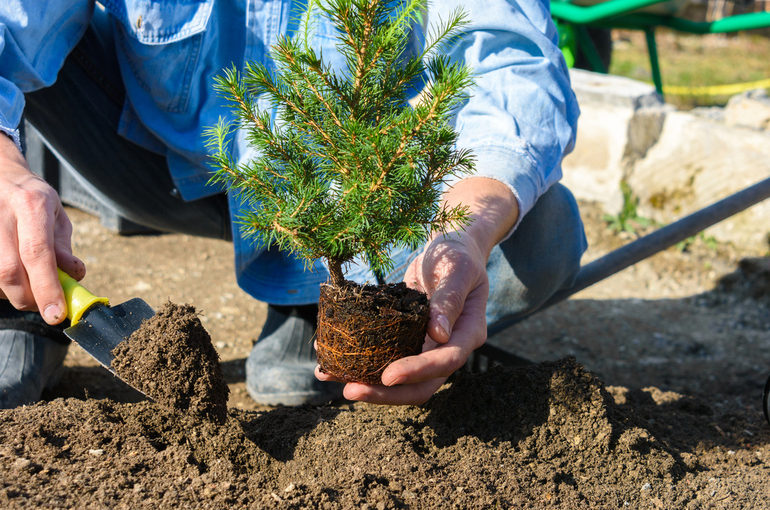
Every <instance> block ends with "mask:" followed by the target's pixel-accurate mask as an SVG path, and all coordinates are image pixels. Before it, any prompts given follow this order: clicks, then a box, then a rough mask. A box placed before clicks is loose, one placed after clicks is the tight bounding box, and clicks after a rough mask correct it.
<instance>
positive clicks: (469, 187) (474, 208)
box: [438, 177, 519, 260]
mask: <svg viewBox="0 0 770 510" xmlns="http://www.w3.org/2000/svg"><path fill="white" fill-rule="evenodd" d="M444 203H445V204H446V205H447V206H449V207H454V206H457V205H458V204H462V205H464V206H466V207H468V210H469V213H470V220H471V224H470V225H468V226H466V227H465V230H464V232H461V233H460V234H459V238H458V239H462V237H463V236H469V237H470V238H472V239H473V241H474V242H475V243H476V245H477V246H478V248H479V250H480V251H481V253H482V254H483V255H484V257H485V260H486V259H487V258H489V254H490V252H491V251H492V248H494V247H495V245H497V243H499V242H500V241H501V240H502V239H503V238H504V237H505V235H506V234H508V232H509V231H510V230H511V228H513V226H514V225H515V224H516V221H517V220H518V218H519V206H518V202H517V201H516V197H515V196H514V195H513V192H511V190H510V188H508V186H507V185H505V184H503V183H502V182H500V181H497V180H494V179H489V178H486V177H470V178H468V179H463V180H462V181H459V182H457V183H456V184H455V185H454V186H453V187H452V188H450V189H449V190H448V191H447V192H446V193H444ZM438 235H439V236H440V235H441V234H438Z"/></svg>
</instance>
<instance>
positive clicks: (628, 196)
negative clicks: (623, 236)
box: [602, 181, 656, 234]
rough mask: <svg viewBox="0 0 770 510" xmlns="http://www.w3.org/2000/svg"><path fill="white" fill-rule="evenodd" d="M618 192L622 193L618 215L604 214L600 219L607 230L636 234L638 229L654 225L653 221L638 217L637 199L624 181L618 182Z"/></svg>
mask: <svg viewBox="0 0 770 510" xmlns="http://www.w3.org/2000/svg"><path fill="white" fill-rule="evenodd" d="M620 190H621V192H622V193H623V207H622V208H621V210H620V212H619V213H618V214H615V215H612V214H605V215H604V216H603V217H602V219H603V220H604V221H605V222H606V223H607V228H609V229H610V230H612V231H613V232H627V233H629V234H636V233H637V230H639V229H640V228H646V227H650V226H654V225H656V223H655V221H654V220H651V219H649V218H644V217H642V216H639V213H638V210H637V208H638V206H639V197H635V196H634V194H633V192H632V191H631V187H630V186H629V185H628V183H627V182H626V181H621V182H620Z"/></svg>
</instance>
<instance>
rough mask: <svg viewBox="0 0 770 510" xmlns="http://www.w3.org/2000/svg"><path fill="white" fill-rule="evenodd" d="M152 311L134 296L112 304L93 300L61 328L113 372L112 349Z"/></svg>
mask: <svg viewBox="0 0 770 510" xmlns="http://www.w3.org/2000/svg"><path fill="white" fill-rule="evenodd" d="M154 315H155V311H154V310H153V309H152V308H150V305H148V304H147V303H145V302H144V301H142V300H141V299H138V298H135V299H130V300H128V301H126V302H125V303H123V304H120V305H115V306H107V305H104V304H101V303H97V304H94V305H93V306H91V307H90V308H89V309H88V310H87V311H86V312H85V313H84V314H83V317H82V318H81V319H80V320H79V321H78V323H77V324H75V325H74V326H71V327H69V328H67V329H65V330H64V334H65V335H67V336H68V337H69V338H70V339H71V340H73V341H74V342H77V344H78V345H80V347H82V348H83V350H84V351H86V352H87V353H88V354H90V355H91V356H93V357H94V358H95V359H96V361H98V362H99V363H101V364H102V366H104V367H105V368H107V369H108V370H109V371H110V372H112V373H113V374H115V370H114V369H113V368H112V360H113V358H114V356H113V355H112V350H113V349H115V347H117V346H118V344H120V343H121V342H122V341H124V340H127V339H128V337H130V336H131V333H133V332H134V331H136V330H137V329H139V326H141V325H142V322H144V321H145V320H147V319H149V318H151V317H152V316H154ZM116 375H117V374H116Z"/></svg>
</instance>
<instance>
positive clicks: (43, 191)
mask: <svg viewBox="0 0 770 510" xmlns="http://www.w3.org/2000/svg"><path fill="white" fill-rule="evenodd" d="M0 149H3V147H0ZM5 149H6V150H5V152H3V151H0V297H2V298H4V299H8V300H9V301H10V302H11V304H12V305H13V306H14V307H15V308H17V309H19V310H38V311H40V313H41V315H42V316H43V318H44V319H45V320H46V322H48V323H49V324H58V323H60V322H61V321H63V320H64V318H65V317H66V313H67V307H66V304H65V302H64V294H63V292H62V288H61V285H60V284H59V279H58V276H57V271H56V268H57V265H58V263H57V259H58V258H61V260H62V263H63V265H64V269H65V271H67V272H68V273H71V274H72V275H73V276H74V277H78V276H80V277H82V275H84V274H85V267H84V265H83V263H82V262H81V261H79V260H78V259H77V258H76V257H73V256H72V248H71V244H70V238H71V235H72V226H71V224H70V222H69V219H68V218H67V215H66V214H65V212H64V210H63V208H62V205H61V202H60V201H59V197H58V195H57V194H56V192H55V191H54V190H53V188H51V187H50V186H49V185H48V184H47V183H46V182H45V181H43V180H42V179H41V178H40V177H38V176H36V175H34V174H33V173H32V172H30V171H29V169H28V167H26V163H25V162H24V161H23V159H21V156H20V154H15V153H14V152H13V151H16V148H15V146H14V147H11V148H10V149H13V150H10V149H9V148H8V147H5ZM16 152H18V151H16Z"/></svg>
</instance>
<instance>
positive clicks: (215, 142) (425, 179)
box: [208, 0, 473, 384]
mask: <svg viewBox="0 0 770 510" xmlns="http://www.w3.org/2000/svg"><path fill="white" fill-rule="evenodd" d="M393 4H394V3H392V2H390V3H388V2H381V1H379V0H331V1H329V2H313V1H311V2H309V7H308V12H307V13H306V14H305V15H304V16H303V18H302V20H301V22H300V29H299V30H298V32H297V35H296V36H294V37H291V38H288V37H284V38H281V39H280V40H279V42H278V43H277V44H276V45H274V46H273V47H272V48H271V56H272V58H273V60H274V62H275V69H274V70H271V69H268V68H267V67H265V66H264V65H261V64H257V63H249V64H247V65H246V68H245V69H244V71H243V72H242V73H240V72H238V71H236V70H228V71H226V72H225V73H224V74H223V76H221V77H220V78H218V80H217V89H218V90H219V92H220V93H222V94H223V95H224V97H225V98H226V99H227V100H228V101H229V102H230V104H231V105H232V107H233V112H234V116H235V118H236V121H235V122H234V123H228V122H225V121H220V123H219V124H218V125H217V126H216V127H213V128H212V129H211V130H210V131H209V133H208V136H209V145H210V147H211V149H212V157H213V160H214V163H215V167H216V173H215V174H214V177H213V180H214V181H216V182H221V183H224V184H225V186H226V188H227V189H228V191H229V192H234V193H237V194H238V195H239V199H240V200H241V201H242V203H244V204H247V206H248V212H247V213H245V214H243V215H242V216H241V218H240V219H241V222H242V228H243V229H244V234H245V235H248V236H251V237H253V238H254V239H255V240H256V241H257V242H261V243H264V244H265V245H270V244H272V245H275V246H277V247H278V248H280V249H281V250H284V251H286V252H290V253H293V254H295V255H297V256H299V257H300V258H303V259H304V260H305V261H307V264H308V267H309V266H310V265H311V264H312V261H314V260H317V259H319V258H321V259H323V260H324V261H325V262H326V264H327V267H328V269H329V274H330V278H329V280H328V281H327V283H326V284H324V285H322V288H321V292H320V303H319V317H318V333H317V344H316V345H317V349H318V361H319V365H320V367H321V370H322V371H324V372H327V373H330V374H332V375H334V376H335V377H337V378H339V379H341V380H344V381H348V382H351V381H359V382H365V383H370V384H379V383H380V382H381V380H380V376H381V374H382V371H383V370H384V369H385V368H386V366H387V365H388V364H389V363H390V362H392V361H394V360H396V359H399V358H402V357H404V356H410V355H415V354H418V353H420V352H421V350H422V344H423V342H424V340H425V335H426V329H427V322H428V311H429V302H428V298H427V296H426V295H425V294H424V293H422V292H419V291H417V290H414V289H411V288H409V287H408V286H407V285H406V284H405V283H398V284H380V285H364V286H361V285H358V284H356V283H354V282H352V281H348V280H345V277H344V272H343V270H344V269H345V268H346V267H348V265H349V264H351V263H354V261H356V262H361V263H366V264H368V265H369V267H370V268H371V269H372V271H373V272H374V273H375V274H377V275H386V274H388V272H389V271H391V270H392V269H393V261H392V259H391V258H390V253H391V250H392V249H393V248H396V247H408V248H410V249H413V250H414V249H417V248H418V247H420V246H422V245H423V244H425V243H426V242H427V241H428V240H429V239H430V238H431V236H433V235H436V234H438V233H443V232H446V231H447V230H449V229H450V228H451V229H458V228H462V227H464V226H465V225H467V224H468V222H469V218H468V212H467V208H465V207H463V206H457V207H448V206H446V205H445V204H443V202H442V201H441V196H442V192H443V190H444V188H445V184H446V183H447V181H448V179H449V178H450V177H454V176H459V175H462V174H465V173H469V172H471V171H472V170H473V158H472V155H471V154H470V152H469V151H467V150H462V149H457V148H456V147H455V142H456V140H457V133H456V132H455V130H454V129H453V127H452V126H451V125H450V123H449V120H450V118H451V116H452V115H453V113H454V111H455V109H456V108H457V107H458V106H459V105H460V104H461V103H462V102H463V101H464V100H465V98H466V97H467V92H466V91H467V90H468V88H469V87H470V86H471V85H472V78H471V73H470V71H469V69H468V68H467V67H465V66H464V65H462V64H460V63H456V62H452V61H451V60H450V59H449V58H448V57H447V56H445V54H444V50H445V48H446V46H447V45H448V44H451V43H452V42H453V41H454V40H455V39H456V37H457V35H458V33H459V30H460V29H461V28H462V27H463V26H464V25H465V23H466V21H465V16H464V14H463V13H462V12H460V11H457V12H456V13H454V14H453V15H452V16H451V18H450V19H447V20H444V21H442V22H441V23H440V24H439V25H437V26H433V27H430V29H429V30H427V31H426V34H425V35H426V42H425V45H424V47H423V49H422V50H421V52H418V53H417V54H410V52H409V51H408V50H409V49H410V48H411V47H412V41H411V40H410V34H411V32H410V30H411V28H412V26H413V25H415V24H419V23H418V21H419V20H420V19H421V16H422V15H423V13H424V12H426V9H427V1H425V0H414V1H410V2H401V3H398V6H397V7H396V8H392V7H391V6H392V5H393ZM319 15H320V16H324V17H326V18H327V19H328V20H329V21H330V22H331V24H332V25H333V26H334V27H335V29H336V31H337V50H338V52H339V54H340V55H341V56H342V57H343V60H344V65H342V66H340V67H342V69H335V68H333V67H332V66H331V65H329V64H328V63H325V62H324V60H323V58H322V55H321V54H320V53H318V52H316V51H315V50H314V49H313V48H312V46H311V43H312V42H313V39H314V32H313V30H314V27H315V26H317V24H316V21H317V19H318V18H317V16H319ZM314 20H315V21H314ZM420 90H421V92H420V93H419V95H418V94H416V92H417V91H420ZM412 96H416V98H414V99H412V100H411V103H412V104H411V105H410V104H409V102H408V100H410V98H411V97H412ZM260 98H261V99H262V100H263V101H264V100H265V99H266V102H261V103H260V104H269V105H270V106H271V108H270V109H261V108H260V107H259V106H258V104H257V102H258V99H260ZM233 129H241V130H245V131H246V139H247V140H248V143H249V144H250V145H251V146H252V147H253V148H254V149H255V150H256V153H257V154H259V156H258V157H256V158H254V159H252V160H250V161H246V162H242V163H240V164H238V163H236V162H235V161H234V159H233V157H232V156H231V154H230V152H229V150H228V146H229V141H230V138H231V134H232V132H233Z"/></svg>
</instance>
